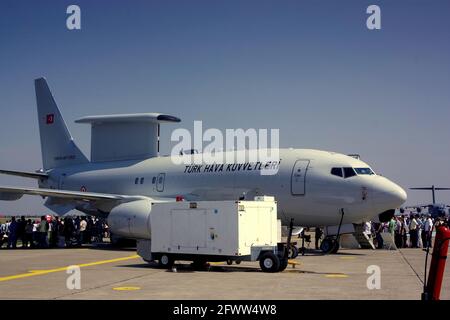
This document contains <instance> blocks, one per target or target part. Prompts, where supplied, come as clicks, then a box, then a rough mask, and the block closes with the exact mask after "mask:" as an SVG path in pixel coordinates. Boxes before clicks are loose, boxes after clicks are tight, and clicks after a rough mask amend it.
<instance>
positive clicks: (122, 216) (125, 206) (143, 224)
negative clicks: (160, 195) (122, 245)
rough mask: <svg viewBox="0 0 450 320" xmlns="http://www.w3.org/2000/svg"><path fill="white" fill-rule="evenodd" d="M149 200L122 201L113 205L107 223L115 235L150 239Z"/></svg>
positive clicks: (150, 204) (150, 208)
mask: <svg viewBox="0 0 450 320" xmlns="http://www.w3.org/2000/svg"><path fill="white" fill-rule="evenodd" d="M151 211H152V203H151V201H149V200H137V201H131V202H126V203H122V204H120V205H118V206H116V207H114V208H113V209H112V210H111V212H110V213H109V215H108V224H109V227H110V229H111V232H112V233H114V234H115V235H118V236H121V237H124V238H131V239H150V236H151V234H150V233H151V231H150V230H151V229H150V212H151Z"/></svg>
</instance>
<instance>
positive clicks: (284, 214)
mask: <svg viewBox="0 0 450 320" xmlns="http://www.w3.org/2000/svg"><path fill="white" fill-rule="evenodd" d="M35 90H36V100H37V109H38V121H39V130H40V138H41V148H42V162H43V169H41V170H39V171H37V172H18V171H7V170H1V171H0V173H3V174H10V175H16V176H22V177H28V178H34V179H36V180H37V181H38V185H39V188H17V187H0V200H17V199H20V198H21V197H22V196H23V195H24V194H28V195H38V196H42V197H45V198H46V202H45V205H46V206H47V207H48V208H50V209H51V210H53V211H54V212H56V213H58V214H64V213H66V212H67V211H69V210H71V209H77V210H79V211H82V212H84V213H87V214H94V215H100V216H104V217H108V221H109V223H110V227H111V230H112V232H114V233H115V234H117V235H121V236H124V237H129V238H137V239H139V238H147V237H148V232H147V230H148V229H147V226H148V223H149V216H150V211H151V202H158V201H175V199H176V198H177V197H183V198H184V199H185V200H187V201H197V200H237V199H253V197H254V196H256V195H270V196H274V197H275V198H276V200H277V202H278V212H279V218H280V219H282V221H283V222H284V223H289V221H290V219H291V218H293V219H294V221H295V225H299V226H336V225H339V224H341V225H342V224H351V223H361V222H363V221H368V220H374V219H376V218H377V217H378V218H379V220H380V221H387V220H388V219H390V217H391V216H392V215H393V214H394V212H395V209H396V208H398V207H400V205H402V204H403V203H404V202H405V201H406V193H405V191H404V190H403V189H402V188H401V187H399V186H398V185H397V184H395V183H393V182H392V181H390V180H388V179H387V178H385V177H382V176H380V175H377V174H375V173H374V171H373V170H372V169H371V168H370V166H369V165H368V164H367V163H365V162H363V161H361V160H359V159H356V158H354V157H350V156H346V155H343V154H339V153H335V152H327V151H319V150H310V149H280V150H279V160H278V161H273V162H271V163H250V162H247V163H237V162H232V163H225V164H223V165H222V166H220V165H213V166H212V168H211V167H206V165H203V166H197V167H194V166H190V165H184V164H182V165H177V164H175V163H174V161H173V158H171V157H170V156H159V154H158V153H159V125H160V124H161V123H175V122H179V121H180V120H179V119H178V118H176V117H173V116H169V115H165V114H159V113H145V114H127V115H106V116H89V117H85V118H81V119H79V120H77V121H76V122H78V123H88V124H91V125H92V137H91V139H92V140H91V160H88V159H87V158H86V156H85V155H84V154H83V153H82V152H81V151H80V149H79V148H78V147H77V145H76V144H75V142H74V140H73V138H72V136H71V135H70V133H69V131H68V129H67V127H66V124H65V122H64V120H63V118H62V116H61V113H60V111H59V109H58V107H57V105H56V103H55V101H54V99H53V96H52V94H51V92H50V90H49V88H48V86H47V82H46V80H45V79H44V78H40V79H36V80H35ZM228 152H233V153H235V154H237V153H238V152H242V151H228ZM249 152H251V151H249ZM186 156H188V157H190V155H180V156H179V157H186ZM267 166H268V167H272V166H276V167H277V169H278V172H277V173H276V174H274V175H261V172H260V171H261V168H264V167H267ZM341 219H342V220H341ZM328 240H329V241H331V245H333V246H334V245H335V244H334V243H333V242H332V241H334V240H332V239H328ZM336 250H337V249H336Z"/></svg>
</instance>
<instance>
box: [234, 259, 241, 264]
mask: <svg viewBox="0 0 450 320" xmlns="http://www.w3.org/2000/svg"><path fill="white" fill-rule="evenodd" d="M241 262H242V261H241V260H236V261H235V262H234V263H236V264H241Z"/></svg>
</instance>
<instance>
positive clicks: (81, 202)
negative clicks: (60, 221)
mask: <svg viewBox="0 0 450 320" xmlns="http://www.w3.org/2000/svg"><path fill="white" fill-rule="evenodd" d="M23 195H34V196H41V197H43V198H45V197H48V199H47V201H46V203H45V205H46V206H48V207H50V208H51V209H52V210H53V207H55V209H57V207H61V208H62V207H64V208H67V210H68V209H69V208H72V209H77V210H80V211H83V212H89V213H90V214H95V213H96V212H97V211H100V212H102V213H104V214H107V213H108V212H109V211H110V210H111V209H112V208H113V207H115V206H117V205H119V204H121V203H124V202H130V201H135V200H142V199H147V200H151V201H153V202H167V201H175V199H170V198H149V197H146V196H139V195H136V196H130V195H120V194H109V193H97V192H81V191H71V190H55V189H41V188H17V187H3V186H0V200H6V201H12V200H18V199H20V198H22V196H23ZM67 210H64V211H67ZM54 211H55V212H57V210H54ZM61 213H62V212H61Z"/></svg>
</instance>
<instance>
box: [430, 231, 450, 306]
mask: <svg viewBox="0 0 450 320" xmlns="http://www.w3.org/2000/svg"><path fill="white" fill-rule="evenodd" d="M449 240H450V229H449V228H447V227H446V226H438V227H436V238H435V240H434V248H433V254H432V258H431V265H430V271H429V273H428V281H427V286H426V292H425V297H424V298H425V299H426V300H439V297H440V295H441V287H442V280H443V278H444V271H445V262H446V261H447V253H448V244H449Z"/></svg>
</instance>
